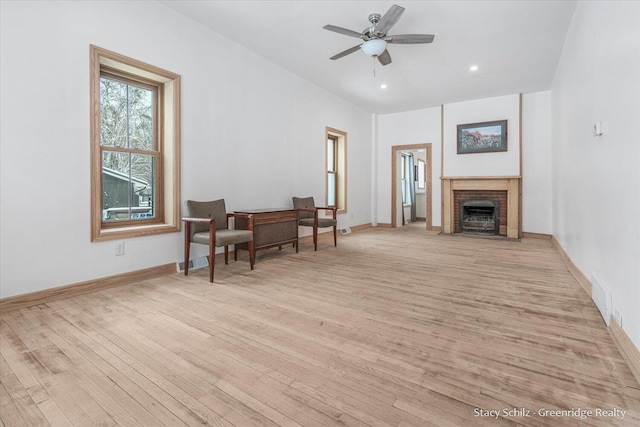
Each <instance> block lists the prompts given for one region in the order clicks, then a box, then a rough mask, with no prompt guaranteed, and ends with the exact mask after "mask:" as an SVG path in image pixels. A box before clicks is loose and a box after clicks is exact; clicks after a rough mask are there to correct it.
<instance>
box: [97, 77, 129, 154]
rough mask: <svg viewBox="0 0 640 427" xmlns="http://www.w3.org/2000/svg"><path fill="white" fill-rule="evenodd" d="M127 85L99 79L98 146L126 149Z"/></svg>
mask: <svg viewBox="0 0 640 427" xmlns="http://www.w3.org/2000/svg"><path fill="white" fill-rule="evenodd" d="M127 86H128V85H127V84H126V83H120V82H117V81H115V80H111V79H106V78H104V77H103V78H101V79H100V145H103V146H105V147H125V148H126V147H127V146H128V145H127V144H128V143H127Z"/></svg>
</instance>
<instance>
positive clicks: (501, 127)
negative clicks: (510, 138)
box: [457, 120, 507, 154]
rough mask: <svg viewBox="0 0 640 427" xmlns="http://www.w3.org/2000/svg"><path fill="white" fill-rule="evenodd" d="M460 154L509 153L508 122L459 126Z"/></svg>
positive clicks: (500, 121) (499, 121)
mask: <svg viewBox="0 0 640 427" xmlns="http://www.w3.org/2000/svg"><path fill="white" fill-rule="evenodd" d="M457 141H458V154H468V153H490V152H495V151H507V121H506V120H498V121H496V122H482V123H469V124H466V125H458V137H457Z"/></svg>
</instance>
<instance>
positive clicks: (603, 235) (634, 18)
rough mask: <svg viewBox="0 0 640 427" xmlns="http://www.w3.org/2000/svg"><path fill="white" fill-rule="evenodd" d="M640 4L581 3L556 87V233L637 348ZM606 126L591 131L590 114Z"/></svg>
mask: <svg viewBox="0 0 640 427" xmlns="http://www.w3.org/2000/svg"><path fill="white" fill-rule="evenodd" d="M638 22H640V3H639V2H612V1H610V2H578V5H577V8H576V12H575V15H574V17H573V21H572V23H571V27H570V29H569V32H568V35H567V39H566V41H565V45H564V49H563V52H562V56H561V59H560V63H559V65H558V69H557V71H556V76H555V79H554V82H553V86H552V89H551V106H552V109H551V112H552V135H553V153H552V156H553V157H552V158H553V190H554V191H553V233H554V235H555V236H556V238H557V239H558V241H559V243H560V244H561V245H562V246H563V248H564V249H565V250H566V252H567V254H568V255H569V257H571V259H572V260H573V262H574V263H575V264H576V266H577V267H578V268H580V270H581V271H582V272H583V273H584V274H586V275H587V277H589V278H590V277H591V274H592V273H593V272H597V273H599V275H600V277H601V279H602V282H604V283H605V284H606V285H607V286H609V287H610V288H611V290H612V293H613V305H614V309H618V310H620V311H621V313H622V328H623V329H624V330H625V331H626V333H627V335H628V336H629V337H630V338H631V340H632V341H633V342H634V343H635V345H636V346H637V347H640V262H639V260H640V221H638V218H640V197H639V196H640V167H639V166H638V164H639V162H640V137H639V136H638V135H639V133H638V123H639V120H640V79H639V78H638V77H639V76H640V25H638ZM596 121H600V122H602V123H603V129H604V134H603V135H602V136H598V137H595V136H593V132H592V125H593V123H594V122H596Z"/></svg>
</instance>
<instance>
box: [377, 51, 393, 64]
mask: <svg viewBox="0 0 640 427" xmlns="http://www.w3.org/2000/svg"><path fill="white" fill-rule="evenodd" d="M378 61H380V63H381V64H382V65H389V64H391V55H389V51H388V50H387V49H385V50H384V52H382V53H381V54H380V55H378Z"/></svg>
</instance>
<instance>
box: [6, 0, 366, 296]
mask: <svg viewBox="0 0 640 427" xmlns="http://www.w3.org/2000/svg"><path fill="white" fill-rule="evenodd" d="M0 28H1V30H0V31H1V33H0V43H1V45H0V46H1V50H0V51H1V55H2V58H1V61H0V66H1V71H0V75H1V78H0V90H1V92H2V98H1V103H0V108H1V111H0V113H1V114H0V128H1V131H0V132H1V133H0V141H1V145H0V147H1V152H2V153H1V159H0V161H1V163H0V164H1V168H0V169H1V172H0V174H1V175H0V178H1V179H0V194H1V199H0V205H1V212H2V214H1V215H0V227H1V228H0V234H1V236H2V239H1V243H0V297H8V296H12V295H16V294H22V293H27V292H33V291H37V290H41V289H46V288H51V287H55V286H60V285H67V284H72V283H77V282H81V281H86V280H91V279H94V278H100V277H106V276H111V275H115V274H119V273H124V272H129V271H134V270H139V269H143V268H147V267H152V266H157V265H162V264H167V263H172V262H175V261H177V260H179V259H181V258H182V235H181V234H180V233H171V234H165V235H159V236H151V237H143V238H136V239H127V240H126V242H125V255H124V256H121V257H115V256H114V250H115V243H114V242H99V243H91V242H90V224H89V222H90V203H89V197H90V188H89V187H90V170H89V144H90V142H89V44H95V45H97V46H100V47H103V48H106V49H109V50H113V51H115V52H118V53H121V54H124V55H127V56H130V57H133V58H136V59H139V60H141V61H144V62H147V63H150V64H153V65H156V66H159V67H162V68H165V69H167V70H169V71H173V72H175V73H178V74H181V76H182V89H183V92H182V155H183V157H182V199H183V200H184V199H187V198H193V199H199V200H207V199H214V198H221V197H223V198H225V199H226V201H227V207H228V209H229V210H233V209H243V208H268V207H280V206H291V196H293V195H298V196H307V195H312V196H314V197H316V200H324V192H325V184H324V179H325V171H324V161H325V158H324V156H325V153H324V150H325V141H324V137H325V126H331V127H334V128H337V129H340V130H343V131H345V132H347V133H348V160H349V167H348V177H347V183H348V190H347V191H348V198H349V199H348V208H349V211H348V213H347V214H346V215H343V216H341V217H340V218H339V225H340V226H346V225H358V224H363V223H369V222H370V221H371V214H370V211H371V206H372V200H371V191H370V188H371V184H370V177H371V173H372V172H371V168H372V167H371V165H372V163H371V141H372V130H373V128H372V116H371V114H370V113H367V112H365V111H363V110H361V109H359V108H357V107H354V106H352V105H350V104H347V103H346V102H344V101H343V100H341V99H339V98H337V97H335V96H333V95H331V94H329V93H328V92H326V91H324V90H321V89H319V88H318V87H316V86H313V85H311V84H310V83H308V82H306V81H304V80H302V79H300V78H299V77H297V76H294V75H292V74H291V73H289V72H287V71H285V70H283V69H282V68H280V67H279V66H277V65H274V64H273V63H270V62H268V61H266V60H264V59H263V58H261V57H259V56H257V55H255V54H253V53H251V52H249V51H248V50H246V49H244V48H242V47H241V46H239V45H236V44H234V43H232V42H230V41H229V40H228V39H226V38H224V37H222V36H219V35H217V34H215V33H213V32H211V31H210V30H208V29H206V28H205V27H203V26H201V25H199V24H197V23H195V22H193V21H190V20H188V19H186V18H184V17H182V16H181V15H178V14H176V13H175V12H173V11H172V10H170V9H168V8H166V7H165V6H163V5H161V4H159V3H155V2H112V1H108V2H100V1H91V2H75V1H70V2H48V1H44V2H2V16H1V25H0ZM116 29H117V30H116ZM167 29H170V31H169V30H167ZM257 268H260V264H259V257H258V265H257Z"/></svg>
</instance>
